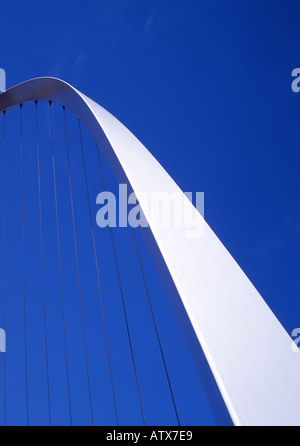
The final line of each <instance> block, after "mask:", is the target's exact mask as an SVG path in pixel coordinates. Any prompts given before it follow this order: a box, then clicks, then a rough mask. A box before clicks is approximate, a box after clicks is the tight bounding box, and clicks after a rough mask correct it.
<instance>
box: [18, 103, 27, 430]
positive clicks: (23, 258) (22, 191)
mask: <svg viewBox="0 0 300 446" xmlns="http://www.w3.org/2000/svg"><path fill="white" fill-rule="evenodd" d="M22 108H23V104H20V142H21V208H22V263H23V302H24V348H25V380H26V421H27V426H29V408H28V364H27V322H26V288H25V237H24V175H23V116H22Z"/></svg>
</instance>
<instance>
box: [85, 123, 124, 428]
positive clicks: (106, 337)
mask: <svg viewBox="0 0 300 446" xmlns="http://www.w3.org/2000/svg"><path fill="white" fill-rule="evenodd" d="M78 126H79V135H80V142H81V151H82V161H83V167H84V175H85V184H86V192H87V200H88V206H89V214H90V223H91V232H92V239H93V248H94V256H95V264H96V270H97V279H98V288H99V296H100V303H101V312H102V319H103V326H104V333H105V342H106V350H107V357H108V364H109V373H110V379H111V386H112V393H113V400H114V407H115V414H116V420H117V425H118V426H119V419H118V411H117V403H116V395H115V388H114V381H113V374H112V366H111V358H110V353H109V344H108V335H107V328H106V321H105V314H104V304H103V296H102V290H101V284H100V274H99V265H98V256H97V249H96V242H95V234H94V227H93V217H92V210H91V200H90V194H89V187H88V181H87V173H86V166H85V158H84V151H83V141H82V133H81V125H80V120H79V119H78Z"/></svg>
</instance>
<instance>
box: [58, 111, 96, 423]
mask: <svg viewBox="0 0 300 446" xmlns="http://www.w3.org/2000/svg"><path fill="white" fill-rule="evenodd" d="M63 114H64V125H65V137H66V152H67V164H68V177H69V189H70V201H71V209H72V222H73V235H74V247H75V258H76V268H77V279H78V290H79V299H80V310H81V322H82V332H83V342H84V352H85V363H86V372H87V381H88V388H89V399H90V408H91V417H92V425H93V426H94V415H93V405H92V393H91V384H90V373H89V365H88V354H87V344H86V335H85V328H84V317H83V304H82V293H81V282H80V274H79V261H78V249H77V238H76V226H75V216H74V204H73V192H72V181H71V169H70V158H69V144H68V134H67V121H66V109H65V107H64V106H63Z"/></svg>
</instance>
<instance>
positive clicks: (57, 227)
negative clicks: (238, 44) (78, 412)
mask: <svg viewBox="0 0 300 446" xmlns="http://www.w3.org/2000/svg"><path fill="white" fill-rule="evenodd" d="M51 105H52V101H49V107H50V126H51V144H52V167H53V169H52V170H53V183H54V198H55V216H56V233H57V250H58V264H59V278H60V293H61V306H62V318H63V329H64V345H65V356H66V373H67V384H68V400H69V415H70V425H71V426H72V409H71V392H70V380H69V365H68V350H67V334H66V322H65V304H64V293H63V282H62V267H61V251H60V236H59V223H58V206H57V187H56V172H55V156H54V137H53V119H52V107H51Z"/></svg>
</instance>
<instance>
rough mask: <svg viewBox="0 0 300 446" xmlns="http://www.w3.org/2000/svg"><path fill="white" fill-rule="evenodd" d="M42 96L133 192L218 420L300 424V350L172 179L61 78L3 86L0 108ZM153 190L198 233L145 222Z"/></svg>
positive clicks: (106, 115) (128, 135) (121, 127)
mask: <svg viewBox="0 0 300 446" xmlns="http://www.w3.org/2000/svg"><path fill="white" fill-rule="evenodd" d="M41 100H45V101H50V107H51V103H52V102H53V103H58V104H61V105H62V106H63V107H64V108H65V109H67V110H69V111H70V112H72V113H73V114H74V115H75V116H76V117H77V118H78V119H79V120H80V122H82V123H83V124H84V126H85V127H86V128H87V129H88V131H89V132H90V133H91V135H92V136H93V138H94V139H95V141H96V143H97V145H98V147H99V149H100V151H102V152H103V154H104V156H105V158H106V159H107V161H108V162H109V164H110V166H111V168H112V170H113V171H114V173H115V175H116V177H117V180H118V181H119V182H120V183H126V184H127V185H128V188H129V190H131V191H134V192H135V194H136V197H137V199H138V201H139V204H140V206H141V209H142V210H143V212H144V215H145V218H146V219H147V222H148V224H149V227H147V228H143V229H142V231H143V235H144V237H145V239H146V242H147V245H148V248H149V250H150V252H151V255H152V256H153V259H154V261H155V263H156V266H157V268H158V270H159V272H160V274H161V277H162V280H163V283H164V285H165V287H166V289H167V292H168V296H169V299H170V302H171V305H172V307H173V309H174V312H175V313H176V316H177V319H178V322H179V324H180V327H181V330H182V332H183V335H184V337H185V339H186V342H187V345H188V347H189V349H190V352H191V355H192V357H193V360H194V362H195V366H196V368H197V371H198V373H199V375H200V377H201V379H202V382H203V385H204V387H205V390H206V392H207V395H208V398H209V400H210V403H211V405H212V408H213V410H214V413H215V415H216V418H217V420H218V422H219V424H221V425H222V424H230V423H233V424H234V425H237V426H246V425H299V424H300V411H299V407H300V354H297V353H295V351H293V349H292V339H291V337H290V336H289V335H288V333H287V332H286V331H285V329H284V328H283V327H282V325H281V324H280V322H279V321H278V319H277V318H276V317H275V315H274V314H273V313H272V311H271V310H270V308H269V307H268V306H267V304H266V303H265V301H264V300H263V298H262V297H261V296H260V294H259V293H258V291H257V290H256V289H255V287H254V286H253V285H252V283H251V282H250V280H249V279H248V278H247V277H246V275H245V274H244V272H243V271H242V270H241V268H240V267H239V265H238V264H237V263H236V261H235V260H234V259H233V257H232V256H231V255H230V253H229V252H228V251H227V249H226V248H225V247H224V245H223V244H222V242H221V241H220V240H219V239H218V237H217V236H216V235H215V234H214V232H213V231H212V230H211V228H210V227H209V225H208V224H207V223H206V222H205V221H204V219H203V217H202V216H201V215H200V213H199V212H198V211H197V209H196V208H195V207H194V206H193V204H192V203H191V202H190V201H189V200H188V198H187V197H186V196H185V195H184V194H183V192H182V191H181V190H180V189H179V187H178V186H177V185H176V183H175V182H174V180H173V179H172V178H171V177H170V176H169V174H168V173H167V172H166V171H165V170H164V168H163V167H162V166H161V165H160V164H159V162H158V161H157V160H156V159H155V158H154V157H153V156H152V155H151V153H150V152H149V151H148V150H147V149H146V148H145V147H144V146H143V145H142V144H141V143H140V142H139V141H138V140H137V138H136V137H135V136H134V135H133V134H132V133H131V132H130V131H129V130H128V129H127V128H125V127H124V125H122V124H121V123H120V122H119V121H118V120H117V119H116V118H115V117H113V116H112V115H111V114H110V113H109V112H107V111H106V110H105V109H103V108H102V107H101V106H100V105H98V104H97V103H95V102H94V101H93V100H91V99H89V98H88V97H86V96H85V95H84V94H82V93H81V92H79V91H78V90H76V89H75V88H74V87H72V86H71V85H69V84H68V83H66V82H64V81H62V80H59V79H55V78H46V77H45V78H37V79H32V80H29V81H27V82H24V83H22V84H19V85H17V86H15V87H13V88H10V89H9V90H7V91H5V92H3V93H2V94H1V95H0V113H1V114H3V113H5V115H6V114H7V113H8V112H9V111H10V110H11V109H13V108H16V107H19V106H20V104H21V105H23V104H24V105H25V104H26V103H27V102H29V101H41ZM182 156H184V155H182ZM156 192H158V193H165V192H167V193H170V194H174V193H177V194H179V195H182V200H184V203H185V206H186V207H187V209H188V210H189V212H190V213H191V215H192V217H193V220H194V221H196V222H198V224H199V226H201V227H202V228H203V230H202V233H201V236H199V237H196V238H190V237H188V236H187V229H189V228H186V227H185V225H184V222H183V223H182V225H181V226H180V227H171V228H165V227H159V226H157V225H156V224H154V222H153V221H152V215H151V213H150V212H149V210H148V207H147V203H148V200H150V196H151V194H153V193H156Z"/></svg>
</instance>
